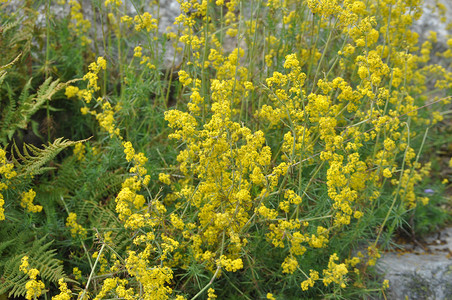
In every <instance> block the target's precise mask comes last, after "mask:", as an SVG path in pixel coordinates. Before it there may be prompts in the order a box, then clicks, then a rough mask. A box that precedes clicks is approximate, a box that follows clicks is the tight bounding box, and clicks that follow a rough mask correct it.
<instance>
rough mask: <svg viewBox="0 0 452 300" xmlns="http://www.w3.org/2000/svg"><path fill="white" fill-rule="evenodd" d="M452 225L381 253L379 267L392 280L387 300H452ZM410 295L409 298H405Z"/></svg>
mask: <svg viewBox="0 0 452 300" xmlns="http://www.w3.org/2000/svg"><path fill="white" fill-rule="evenodd" d="M451 254H452V228H447V229H444V230H443V231H441V232H440V233H439V234H435V235H432V236H430V237H428V238H426V239H425V244H423V245H422V247H421V246H420V245H418V246H412V245H405V246H404V251H402V252H398V253H397V252H389V253H385V254H384V255H382V258H381V259H380V260H379V262H378V264H377V270H378V271H379V273H381V274H383V275H384V277H385V279H388V280H389V286H390V287H389V290H388V299H394V300H399V299H400V300H402V299H403V300H405V299H452V257H451ZM406 297H408V298H406Z"/></svg>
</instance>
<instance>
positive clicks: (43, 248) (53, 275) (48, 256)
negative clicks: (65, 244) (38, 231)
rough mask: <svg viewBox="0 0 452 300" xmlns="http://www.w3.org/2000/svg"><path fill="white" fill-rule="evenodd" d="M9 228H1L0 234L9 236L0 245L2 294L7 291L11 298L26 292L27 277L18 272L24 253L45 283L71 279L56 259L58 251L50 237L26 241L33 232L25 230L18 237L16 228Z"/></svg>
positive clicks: (0, 291)
mask: <svg viewBox="0 0 452 300" xmlns="http://www.w3.org/2000/svg"><path fill="white" fill-rule="evenodd" d="M9 229H10V230H5V227H2V229H1V234H2V235H1V236H2V237H6V240H7V242H2V243H1V248H0V253H1V254H2V260H1V262H0V274H1V275H0V276H1V277H0V294H3V293H8V294H9V297H18V296H24V295H25V294H26V289H25V283H26V282H27V281H28V276H27V275H26V274H24V273H23V272H22V271H19V266H20V264H21V259H22V257H23V256H25V255H27V256H28V257H29V259H30V261H31V263H32V264H33V266H35V268H38V269H39V270H40V275H41V277H42V278H43V279H44V280H45V281H46V282H52V283H55V284H56V283H57V282H58V279H60V278H65V279H66V280H68V279H69V278H68V277H67V276H66V274H65V273H64V270H63V265H62V263H61V261H60V260H59V259H57V258H56V256H57V250H56V249H54V248H53V247H52V243H53V241H50V242H48V241H47V240H48V237H47V236H44V237H42V238H40V239H35V240H28V241H26V240H25V236H28V238H30V234H27V233H22V234H19V236H17V235H16V234H17V232H14V229H12V228H9ZM11 234H14V235H12V236H11ZM8 237H9V238H8Z"/></svg>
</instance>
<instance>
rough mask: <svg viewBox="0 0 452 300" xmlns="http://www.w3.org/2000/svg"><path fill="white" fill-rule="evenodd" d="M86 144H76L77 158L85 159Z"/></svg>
mask: <svg viewBox="0 0 452 300" xmlns="http://www.w3.org/2000/svg"><path fill="white" fill-rule="evenodd" d="M85 153H86V150H85V145H83V143H77V144H75V146H74V155H75V157H77V160H84V159H85Z"/></svg>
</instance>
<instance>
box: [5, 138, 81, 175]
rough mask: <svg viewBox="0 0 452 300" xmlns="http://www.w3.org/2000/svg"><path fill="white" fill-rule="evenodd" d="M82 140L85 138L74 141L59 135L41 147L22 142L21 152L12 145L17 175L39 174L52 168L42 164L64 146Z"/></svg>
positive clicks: (53, 156)
mask: <svg viewBox="0 0 452 300" xmlns="http://www.w3.org/2000/svg"><path fill="white" fill-rule="evenodd" d="M84 141H86V140H82V141H76V142H74V141H69V140H67V139H64V138H62V137H61V138H58V139H56V140H55V141H53V143H49V144H48V145H43V147H42V148H38V147H36V146H33V145H29V144H24V147H23V154H22V153H21V152H20V150H19V148H18V147H17V145H14V149H15V151H14V156H13V159H14V162H15V164H16V166H17V172H18V176H19V177H20V176H30V175H39V174H42V173H44V172H47V171H50V170H52V169H54V168H53V167H44V165H45V164H46V163H48V162H49V161H51V160H52V159H54V158H55V156H57V155H58V153H60V152H61V151H62V150H64V149H65V148H67V147H69V146H73V145H75V144H77V143H81V142H84Z"/></svg>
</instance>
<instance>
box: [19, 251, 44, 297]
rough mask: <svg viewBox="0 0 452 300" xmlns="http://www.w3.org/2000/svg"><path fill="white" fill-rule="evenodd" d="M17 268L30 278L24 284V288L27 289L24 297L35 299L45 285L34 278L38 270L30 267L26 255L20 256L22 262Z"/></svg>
mask: <svg viewBox="0 0 452 300" xmlns="http://www.w3.org/2000/svg"><path fill="white" fill-rule="evenodd" d="M19 270H20V271H22V272H24V273H25V274H27V275H28V277H29V278H30V280H28V281H27V283H26V284H25V289H26V290H27V293H26V295H25V299H27V300H32V299H37V298H38V297H39V296H41V294H42V292H43V289H44V288H45V285H44V283H43V282H42V281H41V280H36V278H37V277H38V275H39V271H38V270H37V269H33V268H30V265H29V263H28V256H24V257H22V264H21V265H20V267H19Z"/></svg>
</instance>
